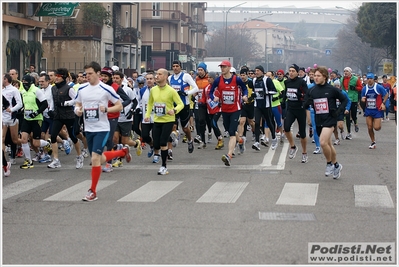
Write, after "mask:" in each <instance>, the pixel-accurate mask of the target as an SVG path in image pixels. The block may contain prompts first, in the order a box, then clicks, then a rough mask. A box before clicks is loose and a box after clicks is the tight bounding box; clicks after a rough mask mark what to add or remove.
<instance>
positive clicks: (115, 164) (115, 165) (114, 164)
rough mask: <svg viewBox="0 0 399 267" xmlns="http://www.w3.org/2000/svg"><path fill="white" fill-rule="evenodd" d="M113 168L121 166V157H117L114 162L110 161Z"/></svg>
mask: <svg viewBox="0 0 399 267" xmlns="http://www.w3.org/2000/svg"><path fill="white" fill-rule="evenodd" d="M112 167H113V168H119V167H123V162H122V159H120V158H117V159H116V160H115V162H114V163H112Z"/></svg>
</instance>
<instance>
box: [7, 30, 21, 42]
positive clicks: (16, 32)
mask: <svg viewBox="0 0 399 267" xmlns="http://www.w3.org/2000/svg"><path fill="white" fill-rule="evenodd" d="M9 29H10V31H9V38H10V39H17V40H19V39H20V38H21V34H20V30H19V29H17V28H15V27H10V28H9Z"/></svg>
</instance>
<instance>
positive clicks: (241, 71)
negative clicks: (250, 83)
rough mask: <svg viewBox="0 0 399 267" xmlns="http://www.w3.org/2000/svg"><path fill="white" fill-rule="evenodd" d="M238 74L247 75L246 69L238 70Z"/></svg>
mask: <svg viewBox="0 0 399 267" xmlns="http://www.w3.org/2000/svg"><path fill="white" fill-rule="evenodd" d="M240 74H245V75H248V69H245V68H244V69H241V70H240Z"/></svg>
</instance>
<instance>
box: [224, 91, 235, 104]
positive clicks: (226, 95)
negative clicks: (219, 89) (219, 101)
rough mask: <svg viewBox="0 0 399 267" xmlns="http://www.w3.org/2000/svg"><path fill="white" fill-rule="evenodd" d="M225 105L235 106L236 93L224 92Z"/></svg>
mask: <svg viewBox="0 0 399 267" xmlns="http://www.w3.org/2000/svg"><path fill="white" fill-rule="evenodd" d="M223 104H226V105H232V104H234V92H229V91H223Z"/></svg>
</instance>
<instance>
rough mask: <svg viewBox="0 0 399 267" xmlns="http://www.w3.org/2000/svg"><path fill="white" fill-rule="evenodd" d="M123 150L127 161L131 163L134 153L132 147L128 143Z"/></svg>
mask: <svg viewBox="0 0 399 267" xmlns="http://www.w3.org/2000/svg"><path fill="white" fill-rule="evenodd" d="M122 150H123V151H125V159H126V162H127V163H129V162H130V161H131V160H132V155H130V147H129V146H128V145H124V146H123V148H122Z"/></svg>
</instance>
